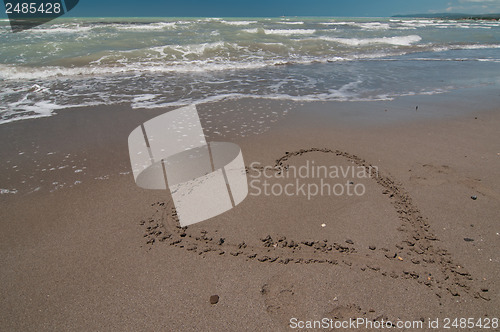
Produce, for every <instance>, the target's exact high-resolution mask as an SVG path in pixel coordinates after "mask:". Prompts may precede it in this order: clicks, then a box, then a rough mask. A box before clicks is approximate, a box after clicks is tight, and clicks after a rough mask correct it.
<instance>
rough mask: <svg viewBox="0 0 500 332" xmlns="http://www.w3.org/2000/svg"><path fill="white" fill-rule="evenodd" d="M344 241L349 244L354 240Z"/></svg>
mask: <svg viewBox="0 0 500 332" xmlns="http://www.w3.org/2000/svg"><path fill="white" fill-rule="evenodd" d="M345 242H346V243H349V244H354V242H353V241H352V240H345Z"/></svg>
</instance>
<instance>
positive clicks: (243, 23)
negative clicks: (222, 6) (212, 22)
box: [219, 20, 257, 25]
mask: <svg viewBox="0 0 500 332" xmlns="http://www.w3.org/2000/svg"><path fill="white" fill-rule="evenodd" d="M219 22H220V23H223V24H227V25H250V24H255V23H257V21H224V20H222V21H219Z"/></svg>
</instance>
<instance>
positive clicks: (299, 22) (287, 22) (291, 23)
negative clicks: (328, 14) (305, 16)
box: [278, 21, 305, 25]
mask: <svg viewBox="0 0 500 332" xmlns="http://www.w3.org/2000/svg"><path fill="white" fill-rule="evenodd" d="M278 23H279V24H288V25H302V24H305V23H304V22H301V21H296V22H293V21H283V22H278Z"/></svg>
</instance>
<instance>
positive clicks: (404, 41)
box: [319, 35, 422, 46]
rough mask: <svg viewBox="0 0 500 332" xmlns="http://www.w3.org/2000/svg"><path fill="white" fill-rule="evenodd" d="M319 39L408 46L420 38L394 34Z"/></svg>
mask: <svg viewBox="0 0 500 332" xmlns="http://www.w3.org/2000/svg"><path fill="white" fill-rule="evenodd" d="M319 39H322V40H326V41H333V42H337V43H341V44H345V45H349V46H364V45H370V44H389V45H398V46H409V45H411V44H414V43H417V42H419V41H420V40H422V38H421V37H420V36H418V35H410V36H396V37H381V38H337V37H327V36H322V37H319Z"/></svg>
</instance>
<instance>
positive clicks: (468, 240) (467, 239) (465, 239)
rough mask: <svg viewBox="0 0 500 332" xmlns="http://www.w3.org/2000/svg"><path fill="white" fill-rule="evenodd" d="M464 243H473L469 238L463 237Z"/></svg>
mask: <svg viewBox="0 0 500 332" xmlns="http://www.w3.org/2000/svg"><path fill="white" fill-rule="evenodd" d="M464 241H465V242H473V241H474V239H471V238H470V237H464Z"/></svg>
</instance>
